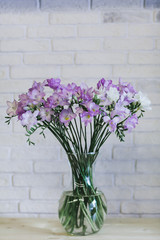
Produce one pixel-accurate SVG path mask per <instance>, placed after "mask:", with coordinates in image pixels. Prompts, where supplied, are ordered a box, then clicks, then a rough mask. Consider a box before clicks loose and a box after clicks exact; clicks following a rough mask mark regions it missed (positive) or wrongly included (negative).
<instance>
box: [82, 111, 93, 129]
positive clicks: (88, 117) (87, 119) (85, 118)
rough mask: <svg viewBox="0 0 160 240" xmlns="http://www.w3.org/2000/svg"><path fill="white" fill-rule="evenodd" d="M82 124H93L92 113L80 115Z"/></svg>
mask: <svg viewBox="0 0 160 240" xmlns="http://www.w3.org/2000/svg"><path fill="white" fill-rule="evenodd" d="M80 116H81V119H82V122H84V124H85V126H87V125H88V123H91V122H92V118H93V115H92V113H91V112H83V113H82V114H80Z"/></svg>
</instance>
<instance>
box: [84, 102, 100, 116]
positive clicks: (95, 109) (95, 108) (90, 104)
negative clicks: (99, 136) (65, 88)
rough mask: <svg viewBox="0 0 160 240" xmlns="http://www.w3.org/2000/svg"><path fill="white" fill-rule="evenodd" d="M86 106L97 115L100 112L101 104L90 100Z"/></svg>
mask: <svg viewBox="0 0 160 240" xmlns="http://www.w3.org/2000/svg"><path fill="white" fill-rule="evenodd" d="M86 107H87V108H88V111H89V112H91V113H92V115H93V116H96V115H97V114H99V113H100V111H99V106H98V105H97V104H95V103H94V102H88V103H87V104H86Z"/></svg>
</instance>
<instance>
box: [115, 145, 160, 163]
mask: <svg viewBox="0 0 160 240" xmlns="http://www.w3.org/2000/svg"><path fill="white" fill-rule="evenodd" d="M159 156H160V148H159V147H158V146H151V145H150V146H148V147H146V146H138V147H123V148H122V147H115V148H114V149H113V158H114V159H117V160H118V159H137V158H138V159H154V158H157V159H158V158H159Z"/></svg>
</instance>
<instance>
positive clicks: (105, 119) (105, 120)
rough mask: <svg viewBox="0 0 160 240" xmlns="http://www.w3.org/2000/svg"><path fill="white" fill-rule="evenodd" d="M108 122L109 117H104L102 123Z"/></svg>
mask: <svg viewBox="0 0 160 240" xmlns="http://www.w3.org/2000/svg"><path fill="white" fill-rule="evenodd" d="M110 120H111V119H110V117H108V116H104V117H103V121H104V122H105V123H109V121H110Z"/></svg>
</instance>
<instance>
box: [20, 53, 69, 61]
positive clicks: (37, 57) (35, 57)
mask: <svg viewBox="0 0 160 240" xmlns="http://www.w3.org/2000/svg"><path fill="white" fill-rule="evenodd" d="M24 63H25V64H73V54H70V53H53V54H40V53H38V54H33V53H32V54H25V55H24Z"/></svg>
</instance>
